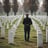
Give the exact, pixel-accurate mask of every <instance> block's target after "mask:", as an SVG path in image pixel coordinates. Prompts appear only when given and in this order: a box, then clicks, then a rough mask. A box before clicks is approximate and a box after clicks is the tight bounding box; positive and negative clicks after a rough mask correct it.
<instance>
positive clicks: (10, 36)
mask: <svg viewBox="0 0 48 48" xmlns="http://www.w3.org/2000/svg"><path fill="white" fill-rule="evenodd" d="M21 20H22V16H21V17H20V19H19V20H18V21H17V22H16V23H15V24H14V26H13V27H12V28H11V29H10V30H9V33H8V43H9V44H10V43H11V44H14V37H15V32H16V29H17V27H18V26H19V24H20V22H21Z"/></svg>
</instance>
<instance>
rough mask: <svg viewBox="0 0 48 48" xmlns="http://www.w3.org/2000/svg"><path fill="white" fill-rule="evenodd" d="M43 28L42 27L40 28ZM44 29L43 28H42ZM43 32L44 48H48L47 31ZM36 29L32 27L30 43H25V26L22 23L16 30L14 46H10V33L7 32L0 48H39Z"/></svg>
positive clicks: (0, 42) (0, 43)
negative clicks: (47, 41)
mask: <svg viewBox="0 0 48 48" xmlns="http://www.w3.org/2000/svg"><path fill="white" fill-rule="evenodd" d="M40 27H41V26H40ZM41 29H42V28H41ZM42 32H43V42H44V44H43V48H48V44H46V43H45V37H46V36H45V31H42ZM36 33H37V32H36V30H34V27H33V26H32V25H31V31H30V41H29V42H26V41H24V26H23V24H22V22H21V23H20V25H19V27H18V29H17V30H16V35H15V38H14V39H15V40H14V42H15V43H14V45H10V44H8V31H7V30H6V37H5V39H0V48H37V34H36Z"/></svg>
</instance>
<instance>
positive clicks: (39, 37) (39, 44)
mask: <svg viewBox="0 0 48 48" xmlns="http://www.w3.org/2000/svg"><path fill="white" fill-rule="evenodd" d="M37 47H38V48H39V47H43V36H42V32H41V30H38V31H37Z"/></svg>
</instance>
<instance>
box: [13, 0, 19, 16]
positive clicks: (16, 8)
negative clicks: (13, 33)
mask: <svg viewBox="0 0 48 48" xmlns="http://www.w3.org/2000/svg"><path fill="white" fill-rule="evenodd" d="M17 11H18V3H17V0H13V12H14V15H16V13H17Z"/></svg>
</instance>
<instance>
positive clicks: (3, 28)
mask: <svg viewBox="0 0 48 48" xmlns="http://www.w3.org/2000/svg"><path fill="white" fill-rule="evenodd" d="M1 37H3V38H4V37H5V27H4V26H2V27H1Z"/></svg>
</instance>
